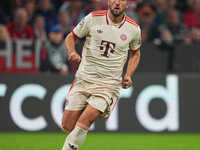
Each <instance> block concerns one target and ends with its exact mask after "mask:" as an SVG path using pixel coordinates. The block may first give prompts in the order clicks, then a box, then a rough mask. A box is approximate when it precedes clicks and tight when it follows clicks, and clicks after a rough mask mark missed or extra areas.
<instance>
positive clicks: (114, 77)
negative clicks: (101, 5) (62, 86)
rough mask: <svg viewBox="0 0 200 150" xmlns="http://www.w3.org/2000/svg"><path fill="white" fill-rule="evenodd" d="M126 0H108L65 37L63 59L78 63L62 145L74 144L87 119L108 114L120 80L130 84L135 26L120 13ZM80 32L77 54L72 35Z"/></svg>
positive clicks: (136, 49) (67, 149)
mask: <svg viewBox="0 0 200 150" xmlns="http://www.w3.org/2000/svg"><path fill="white" fill-rule="evenodd" d="M128 5H129V0H108V10H105V11H96V12H92V13H90V14H89V15H87V16H86V17H85V18H84V19H83V20H82V21H81V22H80V23H79V24H78V25H77V26H76V27H75V28H74V29H73V31H72V32H71V33H70V34H69V35H68V36H67V37H66V40H65V43H66V48H67V52H68V59H69V61H71V62H80V61H81V63H80V66H79V68H78V71H77V73H76V76H75V80H74V81H73V83H72V86H71V88H70V90H69V93H68V96H67V102H66V106H65V111H64V115H63V119H62V130H63V131H64V132H69V135H68V136H67V138H66V141H65V143H64V146H63V148H62V150H76V149H78V148H79V147H80V146H81V145H82V143H83V142H84V140H85V138H86V136H87V133H88V130H89V128H90V126H91V124H92V123H93V122H94V121H95V120H96V119H98V118H99V117H104V118H105V119H107V118H108V117H109V115H110V113H111V112H112V110H113V108H114V106H115V105H116V103H117V102H118V97H119V91H120V86H122V87H123V88H128V87H130V86H131V85H132V80H131V76H132V74H133V73H134V71H135V69H136V67H137V65H138V63H139V59H140V46H141V31H140V27H139V26H138V25H137V24H136V22H135V21H134V20H133V19H131V18H129V17H128V16H126V14H125V10H126V9H127V8H128ZM83 37H86V41H85V44H84V46H83V51H82V58H81V57H80V56H79V55H78V54H77V52H76V50H75V41H76V39H81V38H83ZM128 51H130V58H129V60H128V66H127V68H126V74H125V76H124V78H123V80H122V71H123V67H124V64H125V62H126V60H127V56H128Z"/></svg>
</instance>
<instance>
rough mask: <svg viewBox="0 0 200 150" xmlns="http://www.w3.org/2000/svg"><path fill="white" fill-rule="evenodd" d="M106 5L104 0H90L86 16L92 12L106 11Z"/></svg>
mask: <svg viewBox="0 0 200 150" xmlns="http://www.w3.org/2000/svg"><path fill="white" fill-rule="evenodd" d="M104 9H105V5H104V2H103V1H102V0H89V5H87V6H86V8H85V14H89V13H90V12H92V11H95V10H104Z"/></svg>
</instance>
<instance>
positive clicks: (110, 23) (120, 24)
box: [106, 11, 126, 28]
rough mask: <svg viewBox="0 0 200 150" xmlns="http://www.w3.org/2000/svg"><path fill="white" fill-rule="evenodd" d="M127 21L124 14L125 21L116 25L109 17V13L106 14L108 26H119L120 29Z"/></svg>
mask: <svg viewBox="0 0 200 150" xmlns="http://www.w3.org/2000/svg"><path fill="white" fill-rule="evenodd" d="M125 21H126V14H124V17H123V20H122V21H121V22H120V23H118V24H114V23H113V22H112V21H111V19H110V18H109V16H108V11H107V13H106V22H107V24H108V25H114V26H118V28H121V27H122V26H123V24H124V23H125Z"/></svg>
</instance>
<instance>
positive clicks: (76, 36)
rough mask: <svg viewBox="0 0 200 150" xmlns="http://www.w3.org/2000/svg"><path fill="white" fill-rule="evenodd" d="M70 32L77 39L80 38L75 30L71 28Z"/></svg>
mask: <svg viewBox="0 0 200 150" xmlns="http://www.w3.org/2000/svg"><path fill="white" fill-rule="evenodd" d="M72 34H73V35H74V36H75V38H77V39H79V40H80V39H81V38H80V37H79V36H78V35H77V34H76V33H75V32H74V30H72Z"/></svg>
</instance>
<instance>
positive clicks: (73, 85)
mask: <svg viewBox="0 0 200 150" xmlns="http://www.w3.org/2000/svg"><path fill="white" fill-rule="evenodd" d="M75 81H76V80H74V81H73V82H72V84H71V86H70V88H69V92H70V91H71V90H72V88H73V86H74V83H75Z"/></svg>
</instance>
